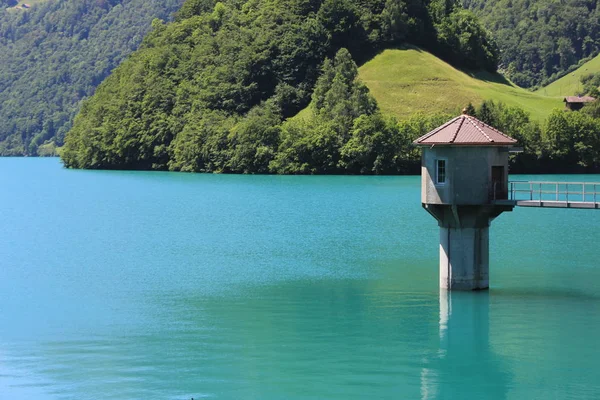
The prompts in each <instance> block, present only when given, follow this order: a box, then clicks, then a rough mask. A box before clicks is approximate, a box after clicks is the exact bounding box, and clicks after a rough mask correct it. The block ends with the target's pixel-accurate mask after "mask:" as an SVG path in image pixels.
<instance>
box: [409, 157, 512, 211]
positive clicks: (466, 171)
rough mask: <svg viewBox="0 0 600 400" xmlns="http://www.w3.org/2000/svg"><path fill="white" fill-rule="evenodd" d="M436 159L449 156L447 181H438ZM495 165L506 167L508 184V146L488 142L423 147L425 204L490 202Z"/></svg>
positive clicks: (423, 192) (422, 188) (422, 174)
mask: <svg viewBox="0 0 600 400" xmlns="http://www.w3.org/2000/svg"><path fill="white" fill-rule="evenodd" d="M436 159H445V160H446V183H445V184H443V185H437V184H436V183H435V177H436V164H435V160H436ZM492 166H503V167H504V183H505V185H508V148H506V147H489V146H488V147H485V146H480V147H479V146H434V147H424V148H423V156H422V160H421V180H422V182H421V183H422V184H421V201H422V202H423V203H426V204H456V205H469V204H470V205H476V204H488V203H489V196H490V191H491V189H492Z"/></svg>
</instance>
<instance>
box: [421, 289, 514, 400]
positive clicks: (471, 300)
mask: <svg viewBox="0 0 600 400" xmlns="http://www.w3.org/2000/svg"><path fill="white" fill-rule="evenodd" d="M439 300H440V306H439V308H440V319H439V339H440V343H439V351H438V353H437V354H436V356H435V357H433V358H431V359H428V360H426V362H425V364H426V367H423V369H422V372H421V398H422V399H423V400H430V399H459V398H469V399H471V398H472V399H481V398H485V399H499V400H500V399H505V398H506V397H507V391H508V383H509V376H508V375H509V372H508V370H507V369H506V366H505V363H504V362H503V360H502V358H501V357H499V356H498V355H497V354H494V352H493V351H492V349H491V346H490V332H489V320H490V316H489V309H490V301H489V300H490V295H489V292H487V291H484V292H473V293H460V292H452V293H451V292H448V291H447V290H444V289H441V290H440V297H439ZM453 303H455V305H454V307H453Z"/></svg>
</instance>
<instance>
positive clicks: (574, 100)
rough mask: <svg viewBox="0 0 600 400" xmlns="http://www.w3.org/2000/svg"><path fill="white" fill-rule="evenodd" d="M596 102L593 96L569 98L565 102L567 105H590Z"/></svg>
mask: <svg viewBox="0 0 600 400" xmlns="http://www.w3.org/2000/svg"><path fill="white" fill-rule="evenodd" d="M594 100H596V99H595V98H593V97H592V96H581V97H579V96H567V97H565V99H564V100H563V101H566V102H567V103H590V102H592V101H594Z"/></svg>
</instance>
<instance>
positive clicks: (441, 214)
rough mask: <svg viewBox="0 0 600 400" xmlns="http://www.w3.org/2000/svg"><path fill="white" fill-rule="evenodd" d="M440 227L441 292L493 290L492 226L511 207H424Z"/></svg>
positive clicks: (436, 205)
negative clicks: (443, 290) (493, 221)
mask: <svg viewBox="0 0 600 400" xmlns="http://www.w3.org/2000/svg"><path fill="white" fill-rule="evenodd" d="M423 207H424V208H425V209H426V210H427V211H428V212H429V213H430V214H431V215H432V216H433V217H434V218H435V219H436V220H437V221H438V225H439V227H440V288H441V289H448V290H482V289H488V288H489V286H490V234H489V232H490V223H491V222H492V220H493V219H494V218H496V217H497V216H498V215H500V214H501V213H503V212H505V211H511V210H512V208H513V207H512V206H497V205H492V204H489V205H479V206H477V205H464V206H460V205H459V206H456V205H442V204H424V205H423Z"/></svg>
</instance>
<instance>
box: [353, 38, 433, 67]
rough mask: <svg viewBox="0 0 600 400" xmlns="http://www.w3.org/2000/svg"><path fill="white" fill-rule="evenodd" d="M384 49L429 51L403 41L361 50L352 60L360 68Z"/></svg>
mask: <svg viewBox="0 0 600 400" xmlns="http://www.w3.org/2000/svg"><path fill="white" fill-rule="evenodd" d="M386 50H415V51H418V52H419V53H430V52H429V51H427V50H423V49H421V48H419V47H417V46H414V45H412V44H409V43H403V44H398V45H395V46H385V47H375V48H372V49H369V50H366V51H363V52H361V54H360V55H359V56H357V57H356V58H355V60H354V62H356V65H357V66H358V67H359V68H360V67H362V66H363V65H364V64H366V63H367V62H369V61H371V60H372V59H373V58H375V57H377V56H378V55H380V54H381V53H383V52H384V51H386ZM353 57H354V55H353ZM436 57H437V56H436Z"/></svg>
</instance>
